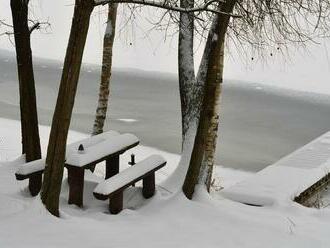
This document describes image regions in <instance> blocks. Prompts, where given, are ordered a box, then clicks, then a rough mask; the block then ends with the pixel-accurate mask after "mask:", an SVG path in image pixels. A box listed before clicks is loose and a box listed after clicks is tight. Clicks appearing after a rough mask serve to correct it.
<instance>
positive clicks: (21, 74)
mask: <svg viewBox="0 0 330 248" xmlns="http://www.w3.org/2000/svg"><path fill="white" fill-rule="evenodd" d="M28 4H29V1H28V0H27V1H22V0H11V1H10V6H11V11H12V18H13V26H14V37H15V47H16V60H17V70H18V81H19V96H20V112H21V132H22V153H23V154H25V156H26V161H27V162H29V161H33V160H36V159H39V158H41V149H40V138H39V128H38V114H37V104H36V91H35V81H34V74H33V62H32V52H31V44H30V33H31V32H30V29H29V25H28Z"/></svg>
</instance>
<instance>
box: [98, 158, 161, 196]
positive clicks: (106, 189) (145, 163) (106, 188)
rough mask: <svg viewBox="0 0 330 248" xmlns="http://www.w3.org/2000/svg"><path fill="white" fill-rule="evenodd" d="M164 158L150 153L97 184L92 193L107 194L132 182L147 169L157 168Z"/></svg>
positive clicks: (146, 171) (147, 170)
mask: <svg viewBox="0 0 330 248" xmlns="http://www.w3.org/2000/svg"><path fill="white" fill-rule="evenodd" d="M165 162H166V160H165V159H164V158H163V157H162V156H160V155H151V156H150V157H148V158H146V159H144V160H142V161H141V162H139V163H136V164H135V165H134V166H132V167H129V168H127V169H125V170H123V171H121V172H120V174H117V175H115V176H113V177H111V178H109V179H107V180H105V181H103V182H101V183H99V184H98V185H97V187H96V188H95V189H94V193H97V194H101V195H109V194H111V193H113V192H115V191H116V190H118V189H120V188H121V187H123V186H125V185H126V184H128V183H130V182H132V181H133V180H134V179H136V178H138V177H140V176H142V175H144V174H146V173H148V172H149V171H151V170H153V169H155V168H157V167H158V166H160V165H162V164H163V163H165Z"/></svg>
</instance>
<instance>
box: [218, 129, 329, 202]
mask: <svg viewBox="0 0 330 248" xmlns="http://www.w3.org/2000/svg"><path fill="white" fill-rule="evenodd" d="M329 172H330V132H328V133H325V134H323V135H322V136H320V137H318V138H317V139H315V140H313V141H312V142H310V143H308V144H307V145H305V146H303V147H301V148H300V149H298V150H296V151H295V152H293V153H291V154H289V155H287V156H286V157H284V158H282V159H280V160H279V161H277V162H276V163H274V164H273V165H270V166H268V167H267V168H265V169H263V170H261V171H259V172H258V173H256V174H255V175H253V176H251V177H249V178H247V179H246V180H244V181H241V182H239V183H237V184H235V185H233V186H232V187H229V188H227V189H224V190H222V191H221V194H222V195H223V196H224V197H226V198H229V199H231V200H234V201H237V202H242V203H246V204H252V205H261V206H265V205H273V204H278V203H280V202H283V201H292V200H293V199H294V198H295V197H296V196H298V195H299V194H300V193H302V192H303V191H305V190H306V189H307V188H309V187H310V186H311V185H313V184H314V183H316V182H317V181H318V180H320V179H321V178H322V177H324V176H325V175H326V174H328V173H329Z"/></svg>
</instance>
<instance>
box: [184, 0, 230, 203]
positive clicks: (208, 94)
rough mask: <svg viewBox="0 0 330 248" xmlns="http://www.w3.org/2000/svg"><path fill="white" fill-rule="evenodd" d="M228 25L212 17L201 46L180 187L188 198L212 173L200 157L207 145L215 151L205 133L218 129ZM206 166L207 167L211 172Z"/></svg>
mask: <svg viewBox="0 0 330 248" xmlns="http://www.w3.org/2000/svg"><path fill="white" fill-rule="evenodd" d="M235 3H236V0H228V1H226V3H224V4H223V6H221V10H222V11H226V12H228V13H231V12H232V11H233V8H234V6H235ZM228 24H229V16H224V15H217V16H215V20H214V22H213V25H212V26H214V28H213V29H211V30H210V32H209V35H208V39H207V43H209V44H210V46H209V48H208V47H207V46H206V48H205V49H209V51H207V56H208V60H207V72H206V81H205V89H204V96H203V104H202V108H201V113H200V119H199V124H198V128H197V133H196V137H195V142H194V147H193V151H192V155H191V159H190V163H189V168H188V171H187V175H186V178H185V181H184V184H183V187H182V190H183V192H184V194H185V195H186V197H187V198H188V199H192V197H193V194H194V190H195V185H196V184H197V183H198V181H199V180H202V181H204V183H207V180H209V179H207V178H208V177H210V176H211V175H207V174H208V173H210V174H211V173H212V167H213V164H212V165H211V166H209V165H208V166H203V159H204V157H205V156H206V155H207V153H206V152H205V151H206V149H207V147H214V150H215V145H216V144H215V143H212V142H213V140H214V139H215V138H213V137H211V138H210V137H208V136H209V135H214V132H215V131H217V128H218V124H217V123H218V121H219V117H218V115H219V114H218V113H219V100H220V94H221V85H222V82H223V49H224V39H225V34H226V31H227V27H228ZM215 140H216V139H215ZM205 164H206V163H205ZM205 164H204V165H205ZM208 169H211V171H209V170H208ZM201 178H202V179H201Z"/></svg>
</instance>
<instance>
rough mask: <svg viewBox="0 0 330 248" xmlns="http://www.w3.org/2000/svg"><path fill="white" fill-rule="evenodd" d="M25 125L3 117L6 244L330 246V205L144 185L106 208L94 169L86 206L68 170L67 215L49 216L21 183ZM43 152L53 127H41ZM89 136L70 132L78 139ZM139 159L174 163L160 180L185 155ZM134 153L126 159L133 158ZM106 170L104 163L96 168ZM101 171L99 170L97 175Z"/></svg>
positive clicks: (233, 178) (1, 221) (0, 235)
mask: <svg viewBox="0 0 330 248" xmlns="http://www.w3.org/2000/svg"><path fill="white" fill-rule="evenodd" d="M19 130H20V129H19V122H17V121H11V120H5V119H0V155H1V162H0V164H1V165H0V183H1V187H0V247H123V248H124V247H226V248H232V247H239V248H242V247H250V248H257V247H262V248H266V247H267V248H269V247H274V248H280V247H281V248H282V247H289V248H294V247H299V248H302V247H318V248H321V247H325V248H327V247H329V244H330V236H329V229H330V210H329V209H327V208H325V209H321V210H317V209H310V208H305V207H302V206H300V205H298V204H296V203H294V202H288V203H286V204H285V205H280V206H279V205H277V206H268V207H263V208H260V207H252V206H247V205H243V204H240V203H236V202H232V201H230V200H227V199H224V198H222V197H221V195H220V194H219V192H218V191H214V192H213V193H212V196H211V197H210V196H209V195H208V194H206V193H205V192H203V191H202V190H200V189H197V192H196V193H197V194H196V198H195V199H194V200H193V201H189V200H187V199H185V197H184V196H183V195H182V194H181V193H173V194H171V192H168V191H167V190H166V189H164V188H162V187H158V191H157V194H156V195H155V196H154V197H153V198H152V199H149V200H143V198H142V197H141V194H140V192H138V191H140V189H139V188H138V187H137V188H134V189H131V190H129V191H127V192H125V203H124V205H125V208H126V209H125V210H124V211H122V212H121V213H120V214H119V215H110V214H108V212H107V202H102V201H98V200H96V199H94V198H93V196H92V190H93V189H94V188H95V187H96V184H97V181H99V179H100V178H99V177H97V176H96V175H93V174H88V175H87V177H86V182H85V195H84V201H85V206H84V208H83V209H79V208H77V207H74V206H71V205H70V206H69V205H68V204H67V198H68V186H67V181H66V175H65V177H64V180H63V186H62V194H61V199H60V207H61V218H55V217H53V216H51V215H50V214H48V212H47V211H46V210H45V209H44V207H43V206H42V204H41V203H40V199H39V198H38V197H36V198H32V197H30V196H29V195H28V193H27V190H26V185H27V182H24V181H23V182H18V181H16V180H15V177H14V173H15V170H16V168H17V167H18V164H19V163H20V160H19V159H18V160H16V161H14V162H10V161H11V160H13V159H14V158H16V157H18V156H19V154H20V132H19ZM40 133H41V138H42V146H43V150H44V151H45V147H46V142H47V139H48V133H49V128H48V127H40ZM85 137H86V135H84V134H81V133H77V132H70V135H69V141H70V142H74V141H77V140H80V139H82V138H85ZM134 153H135V154H136V156H137V159H142V158H143V156H146V155H150V154H154V153H157V154H161V155H162V156H163V157H164V158H165V159H167V160H168V162H169V163H168V165H167V166H166V169H165V170H162V171H161V173H158V178H157V182H158V183H159V182H160V181H161V180H163V179H165V178H166V176H167V175H168V174H169V173H170V172H171V171H173V169H174V168H175V165H176V164H177V162H178V159H179V156H178V155H175V154H170V153H165V152H162V151H159V150H156V149H153V148H149V147H144V146H139V147H138V148H136V149H135V150H134ZM128 159H129V153H128V154H126V156H123V160H122V161H121V163H122V164H124V163H127V161H128ZM98 167H101V166H98ZM102 173H103V172H102V170H101V169H100V168H98V171H97V173H96V174H97V175H101V174H102ZM250 175H251V174H249V173H245V172H241V171H235V170H232V169H225V168H221V167H220V166H219V167H217V171H216V176H217V177H218V178H217V179H218V180H219V179H220V180H219V181H220V182H221V185H222V186H223V187H228V186H230V185H232V184H234V183H235V182H237V181H240V180H242V179H244V178H246V177H248V176H250Z"/></svg>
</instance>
